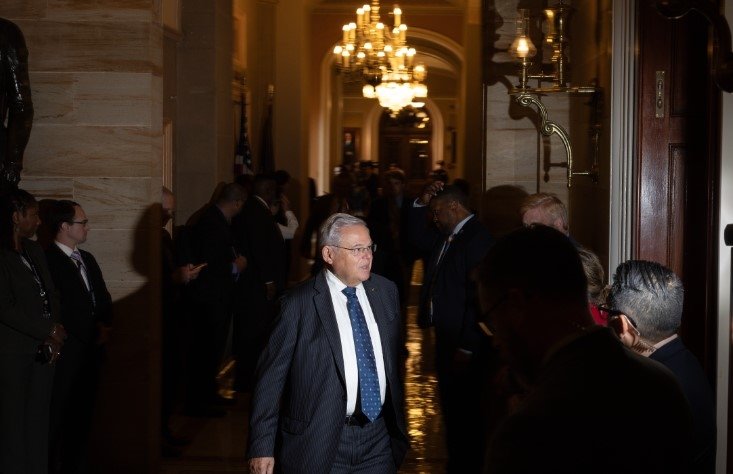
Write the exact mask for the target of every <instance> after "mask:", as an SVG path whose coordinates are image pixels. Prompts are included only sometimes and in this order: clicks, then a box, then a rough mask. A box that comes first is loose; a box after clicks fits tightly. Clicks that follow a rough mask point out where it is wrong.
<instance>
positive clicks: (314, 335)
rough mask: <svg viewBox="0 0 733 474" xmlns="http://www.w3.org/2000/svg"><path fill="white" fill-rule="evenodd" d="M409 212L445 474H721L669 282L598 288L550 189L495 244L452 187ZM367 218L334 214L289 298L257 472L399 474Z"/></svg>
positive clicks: (388, 319)
mask: <svg viewBox="0 0 733 474" xmlns="http://www.w3.org/2000/svg"><path fill="white" fill-rule="evenodd" d="M404 205H405V207H406V209H405V214H406V216H407V217H406V221H405V222H406V225H405V227H402V228H401V230H402V231H403V232H405V233H406V234H407V239H406V241H407V242H409V245H411V246H412V247H413V248H415V249H417V251H418V255H420V258H422V259H423V262H424V264H425V269H424V278H423V284H422V288H421V295H420V300H419V316H418V318H419V319H418V323H419V325H420V326H421V327H423V328H433V329H432V330H433V331H434V333H435V341H436V369H437V373H438V385H439V394H440V402H441V409H442V415H443V420H444V427H445V432H446V445H447V448H448V460H447V466H446V470H447V472H451V473H452V472H456V473H458V472H460V473H474V472H486V473H514V472H571V473H576V472H577V473H581V472H583V473H585V472H639V473H641V472H680V473H682V472H690V473H691V472H714V463H715V418H714V409H713V406H714V405H713V397H712V393H711V390H710V386H709V383H708V381H707V379H706V377H705V375H704V373H703V371H702V368H701V367H700V365H699V363H698V362H697V360H696V359H695V357H694V356H693V355H692V354H691V353H690V352H689V351H688V350H687V349H686V348H685V347H684V344H682V341H681V340H680V339H679V336H678V335H677V331H678V330H679V326H680V317H681V314H682V291H681V284H680V282H679V279H678V278H677V277H676V276H675V275H674V273H673V272H671V271H670V270H669V269H666V268H665V267H663V266H661V265H659V264H656V263H653V262H644V261H630V262H626V263H624V264H622V265H621V266H620V267H619V269H618V270H617V271H616V274H615V277H614V284H613V285H611V286H609V287H608V288H606V289H605V291H604V292H603V296H602V297H599V296H598V294H596V293H595V292H594V293H592V292H591V286H590V285H589V279H588V277H587V276H586V275H588V276H590V274H589V271H590V270H589V268H591V267H592V266H590V265H589V266H586V267H584V264H583V261H582V260H581V256H580V254H581V253H583V252H586V253H591V254H592V252H589V251H587V249H583V248H582V247H581V246H580V245H579V244H578V243H577V242H576V241H575V240H574V239H573V238H572V237H571V236H570V233H569V224H568V218H567V210H566V209H565V207H564V205H562V203H561V202H560V201H559V200H558V199H557V197H555V196H553V195H548V194H543V193H540V194H537V195H530V196H527V198H526V199H525V202H524V203H523V205H522V206H521V214H522V220H523V223H524V224H525V227H523V228H520V229H518V230H516V231H514V232H511V233H509V234H508V235H506V236H503V237H502V238H501V239H499V240H497V241H494V239H493V238H492V237H491V235H490V234H489V232H488V230H487V229H486V227H485V226H484V225H483V224H482V223H481V222H480V221H479V220H478V218H477V216H476V214H475V213H474V212H473V211H472V210H471V208H470V206H469V204H468V200H467V197H466V195H465V193H464V192H463V190H462V189H461V187H460V186H454V185H445V184H444V183H443V182H440V181H435V182H433V183H431V184H429V185H428V186H426V188H425V189H424V191H423V193H422V194H421V195H420V196H418V197H417V198H416V199H414V200H413V199H404ZM369 222H370V218H369V216H367V217H366V219H365V220H362V219H359V218H358V217H355V216H352V215H350V214H348V213H335V214H332V215H330V216H329V217H328V218H327V219H326V220H325V221H324V222H323V223H322V224H321V226H320V227H319V233H318V239H317V241H318V244H317V250H318V252H319V254H320V257H321V260H322V267H321V268H320V269H319V270H318V271H317V272H315V273H314V276H313V278H311V279H309V280H307V281H305V282H302V283H301V284H299V285H297V286H296V287H295V288H293V289H291V290H290V291H289V292H288V293H286V294H285V296H284V298H283V299H282V307H281V310H280V313H279V315H278V317H277V318H276V319H275V321H274V328H273V330H272V333H271V335H270V337H269V339H268V342H267V345H266V347H265V349H264V351H263V353H262V357H261V358H260V360H259V364H258V369H257V376H256V383H255V387H254V392H253V394H252V408H251V413H250V420H249V426H250V430H249V437H250V438H249V444H248V458H249V466H250V472H253V473H258V474H270V473H272V472H288V473H290V472H296V473H297V472H302V473H306V472H335V473H377V472H378V473H389V472H396V471H397V470H398V469H399V466H400V465H401V462H402V461H403V459H404V457H405V455H406V452H407V449H409V437H408V436H407V434H406V433H407V432H406V426H405V415H404V407H403V386H402V379H401V369H400V365H401V364H402V363H403V362H404V358H403V356H404V353H403V351H402V350H401V344H402V337H401V334H400V333H401V330H400V329H399V328H400V326H401V324H402V322H400V319H401V318H403V317H404V314H403V313H402V311H401V310H400V303H399V301H400V296H399V294H398V291H397V287H398V285H399V283H400V282H399V281H395V280H391V279H390V278H384V277H383V276H381V275H379V274H378V272H376V271H375V267H374V266H373V264H375V263H376V262H377V255H379V252H380V251H381V245H380V244H379V242H378V240H377V236H378V235H379V232H378V231H374V232H373V231H372V229H373V226H371V225H369ZM377 228H378V227H377ZM377 228H374V229H375V230H376V229H377ZM595 260H596V261H597V258H596V259H595ZM601 279H602V276H601ZM594 281H595V280H594ZM593 311H595V312H597V313H598V314H600V315H601V317H600V319H599V320H598V321H595V320H594V319H593V316H592V312H593ZM655 359H656V360H655Z"/></svg>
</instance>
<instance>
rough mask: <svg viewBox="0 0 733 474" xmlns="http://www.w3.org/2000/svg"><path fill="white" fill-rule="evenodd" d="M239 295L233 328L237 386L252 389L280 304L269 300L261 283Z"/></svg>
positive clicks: (242, 390) (238, 389) (248, 390)
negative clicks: (261, 354)
mask: <svg viewBox="0 0 733 474" xmlns="http://www.w3.org/2000/svg"><path fill="white" fill-rule="evenodd" d="M252 285H255V284H252ZM238 288H239V287H238ZM236 297H237V298H240V300H239V301H238V304H237V309H236V310H235V312H234V324H233V331H232V352H233V353H234V358H235V360H236V362H237V363H236V366H235V380H234V388H235V390H237V391H240V392H250V391H252V388H253V386H254V382H255V370H256V369H257V360H258V359H259V357H260V353H261V352H262V350H263V349H264V347H265V346H266V345H267V341H268V339H269V337H270V331H271V330H272V325H273V322H274V320H275V317H276V316H277V312H278V310H279V308H278V305H277V302H276V301H267V298H266V296H265V289H264V286H263V287H261V288H260V287H259V285H257V288H255V289H254V291H253V289H252V288H251V287H250V288H248V289H247V291H241V292H237V293H236Z"/></svg>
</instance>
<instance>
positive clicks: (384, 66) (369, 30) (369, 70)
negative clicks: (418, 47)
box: [333, 0, 428, 113]
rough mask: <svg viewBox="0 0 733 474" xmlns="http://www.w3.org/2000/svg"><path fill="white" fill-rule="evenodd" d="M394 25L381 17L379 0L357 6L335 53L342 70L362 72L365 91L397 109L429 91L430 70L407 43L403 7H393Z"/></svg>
mask: <svg viewBox="0 0 733 474" xmlns="http://www.w3.org/2000/svg"><path fill="white" fill-rule="evenodd" d="M392 15H393V16H394V26H393V28H392V29H391V30H390V29H388V28H387V26H386V25H385V24H384V23H382V22H381V21H380V19H379V0H372V4H371V5H364V6H362V7H360V8H357V10H356V23H354V22H351V23H348V24H346V25H344V26H343V28H342V31H343V38H342V41H341V43H340V44H338V45H337V46H336V47H335V48H334V49H333V53H334V55H336V56H337V57H338V58H337V62H336V64H337V67H338V69H339V71H341V72H345V73H347V74H355V75H359V76H360V77H361V79H362V80H363V81H364V83H365V84H364V87H363V88H362V95H363V96H364V97H366V98H368V99H374V98H376V99H378V100H379V105H381V106H382V107H385V108H388V109H390V110H391V111H392V112H394V113H396V112H398V111H399V110H400V109H402V108H404V107H406V106H408V105H410V104H411V103H412V102H413V100H414V99H415V98H424V97H427V95H428V88H427V86H426V85H425V84H424V83H423V81H424V80H425V77H426V75H427V70H426V69H425V66H424V65H423V64H415V53H416V51H415V48H411V47H409V46H407V43H406V33H407V25H406V24H405V23H402V10H401V9H400V7H399V6H397V5H395V7H394V10H393V11H392Z"/></svg>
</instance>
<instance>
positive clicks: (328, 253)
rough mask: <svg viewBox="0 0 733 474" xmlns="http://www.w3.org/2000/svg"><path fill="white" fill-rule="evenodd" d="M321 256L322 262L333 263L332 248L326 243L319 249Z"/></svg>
mask: <svg viewBox="0 0 733 474" xmlns="http://www.w3.org/2000/svg"><path fill="white" fill-rule="evenodd" d="M321 257H323V261H324V262H326V263H327V264H329V265H333V249H332V248H331V247H329V246H328V245H324V246H323V248H322V249H321Z"/></svg>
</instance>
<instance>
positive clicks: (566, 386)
mask: <svg viewBox="0 0 733 474" xmlns="http://www.w3.org/2000/svg"><path fill="white" fill-rule="evenodd" d="M479 280H480V281H479V283H480V289H479V295H480V297H481V300H482V307H483V308H484V313H483V316H482V317H481V321H480V322H481V324H482V327H484V328H486V330H487V331H490V332H492V333H493V340H494V343H495V344H496V346H497V347H498V348H499V351H500V353H501V355H502V357H503V358H504V359H505V361H506V362H507V363H509V365H510V366H511V368H512V369H513V370H514V371H515V372H516V373H517V374H518V375H519V376H521V377H522V379H523V381H524V382H525V383H526V386H527V391H526V394H525V395H524V397H523V399H522V400H521V401H520V402H519V404H518V405H517V407H516V408H515V409H514V410H513V412H512V413H511V414H510V415H509V416H508V417H507V418H506V419H505V420H504V421H503V422H502V423H501V424H500V425H499V426H498V427H497V429H496V430H495V432H494V436H493V439H492V441H491V443H490V446H489V452H488V455H487V460H486V465H485V472H486V473H491V474H494V473H525V472H526V473H529V472H533V473H534V472H548V473H550V472H552V473H559V472H562V473H622V472H623V473H627V474H628V473H652V472H664V473H683V472H691V471H690V469H689V460H690V455H689V452H690V450H689V449H688V446H689V445H690V441H691V438H692V419H691V414H690V408H689V406H688V404H687V401H686V400H685V397H684V395H683V393H682V391H681V389H680V387H679V385H678V384H677V381H676V380H675V378H674V376H673V375H672V374H671V373H670V372H669V371H668V370H666V369H665V368H664V367H663V366H661V365H660V364H658V363H657V362H654V361H651V360H649V359H648V358H645V357H641V356H639V355H638V354H635V353H634V352H632V351H630V350H628V349H627V348H626V347H624V346H623V345H622V344H621V343H620V342H619V340H618V338H616V337H615V335H614V334H613V333H612V331H611V330H610V329H608V328H604V327H601V326H596V325H595V324H594V322H593V319H592V317H591V315H590V313H589V311H588V301H587V295H586V290H587V289H586V281H585V275H584V273H583V267H582V264H581V262H580V258H579V257H578V252H577V250H576V249H575V246H574V245H573V244H572V243H571V241H570V240H569V239H568V238H567V237H566V236H565V235H563V234H562V233H560V232H559V231H557V230H555V229H552V228H550V227H546V226H541V225H537V226H532V227H528V228H523V229H519V230H517V231H515V232H513V233H511V234H509V235H508V236H506V237H505V238H503V239H502V240H500V241H499V242H497V243H496V244H495V245H494V246H493V247H492V248H491V250H490V251H489V253H488V255H487V257H486V259H485V260H484V262H483V264H482V267H481V271H480V273H479Z"/></svg>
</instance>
